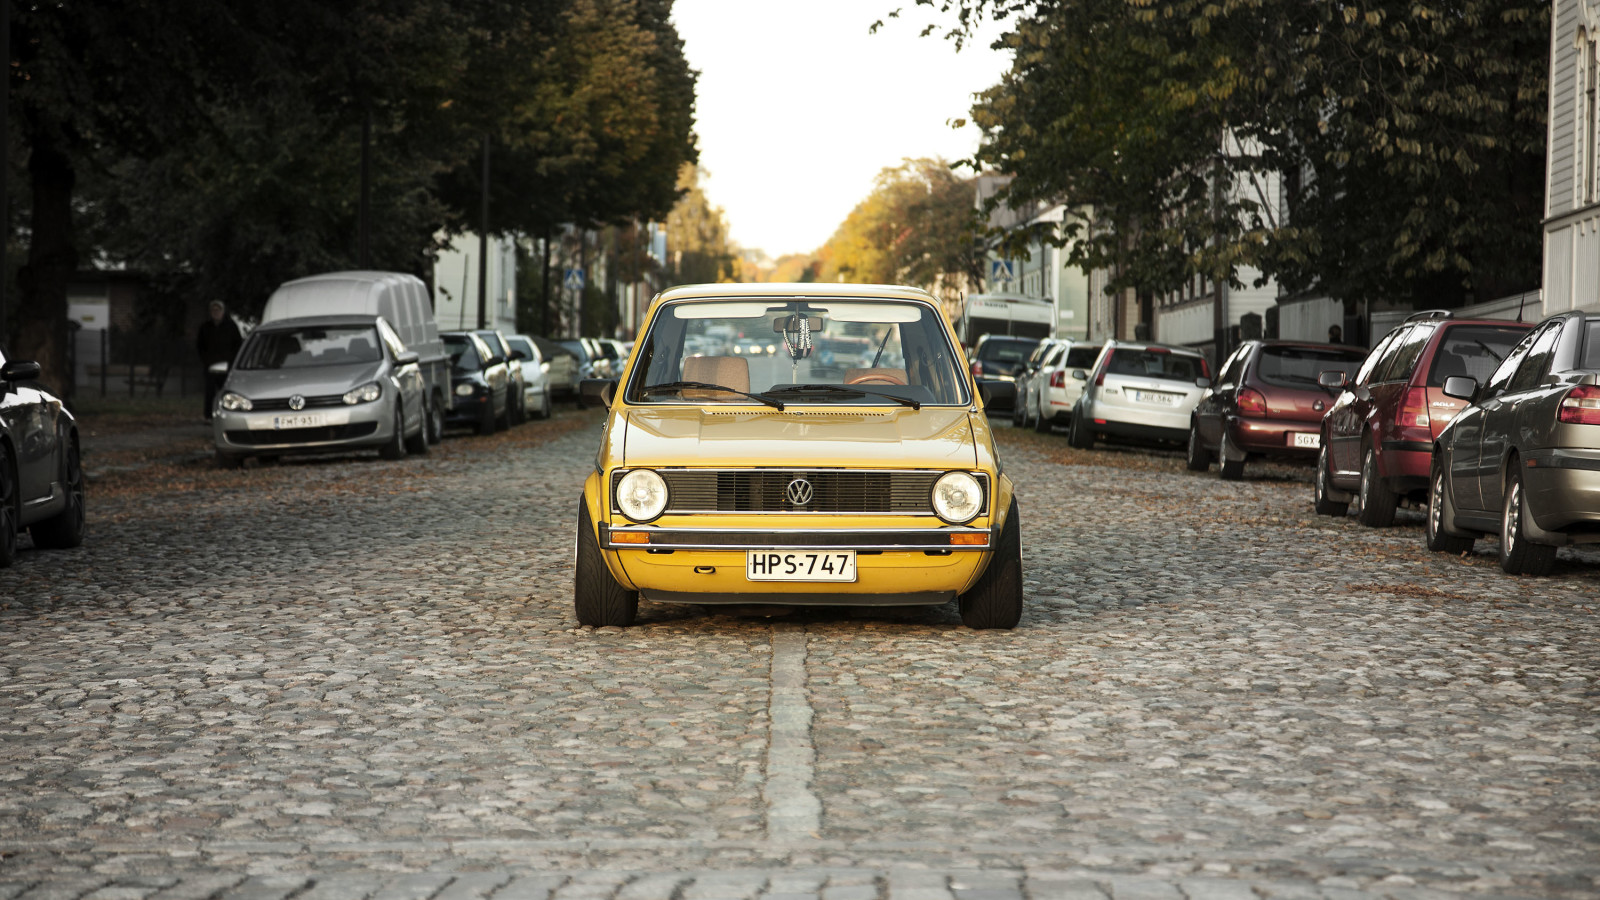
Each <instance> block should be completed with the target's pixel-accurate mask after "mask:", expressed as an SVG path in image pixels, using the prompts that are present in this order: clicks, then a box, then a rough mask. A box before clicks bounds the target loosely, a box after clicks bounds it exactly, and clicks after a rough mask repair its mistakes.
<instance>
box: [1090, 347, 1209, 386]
mask: <svg viewBox="0 0 1600 900" xmlns="http://www.w3.org/2000/svg"><path fill="white" fill-rule="evenodd" d="M1106 372H1107V373H1108V374H1111V375H1135V376H1139V377H1143V378H1160V379H1163V380H1166V381H1194V380H1195V379H1197V378H1199V377H1201V376H1202V375H1205V374H1206V371H1205V364H1204V363H1203V362H1202V361H1201V359H1200V357H1198V356H1189V355H1188V354H1183V353H1173V352H1172V351H1170V350H1165V349H1156V350H1137V349H1133V348H1125V349H1122V348H1119V349H1116V350H1113V351H1111V358H1110V359H1109V360H1107V368H1106Z"/></svg>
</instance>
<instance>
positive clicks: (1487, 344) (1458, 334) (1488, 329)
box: [1428, 325, 1528, 387]
mask: <svg viewBox="0 0 1600 900" xmlns="http://www.w3.org/2000/svg"><path fill="white" fill-rule="evenodd" d="M1527 336H1528V329H1527V328H1502V327H1498V326H1494V325H1454V326H1451V327H1449V328H1447V329H1445V333H1444V336H1443V337H1442V338H1440V339H1439V349H1438V350H1436V351H1434V354H1433V366H1432V367H1431V368H1430V369H1428V387H1444V380H1445V379H1446V378H1449V377H1451V376H1453V375H1465V376H1467V377H1468V378H1472V379H1475V380H1476V381H1477V382H1478V383H1479V384H1483V383H1484V382H1486V381H1488V380H1489V376H1490V375H1493V374H1494V370H1495V369H1497V368H1499V366H1500V363H1501V362H1502V361H1504V360H1505V358H1506V354H1508V353H1510V352H1511V348H1513V347H1515V346H1517V342H1518V341H1520V340H1522V339H1523V338H1525V337H1527Z"/></svg>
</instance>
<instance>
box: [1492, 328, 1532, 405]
mask: <svg viewBox="0 0 1600 900" xmlns="http://www.w3.org/2000/svg"><path fill="white" fill-rule="evenodd" d="M1538 336H1539V332H1537V331H1533V332H1530V333H1529V334H1528V336H1527V337H1525V338H1523V339H1522V341H1521V342H1520V343H1518V344H1517V346H1516V347H1514V348H1512V350H1511V352H1510V353H1507V354H1506V358H1505V361H1504V362H1502V363H1500V367H1499V368H1498V369H1495V370H1494V374H1493V375H1490V376H1489V380H1488V381H1486V382H1484V384H1483V396H1485V397H1493V396H1495V395H1497V394H1503V393H1505V390H1506V386H1507V385H1508V384H1510V382H1511V376H1513V375H1515V374H1516V373H1517V367H1518V366H1520V365H1522V358H1523V357H1524V356H1527V355H1528V348H1529V347H1532V346H1533V342H1534V340H1535V339H1536V338H1538Z"/></svg>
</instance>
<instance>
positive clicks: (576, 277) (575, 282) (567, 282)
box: [561, 269, 583, 291]
mask: <svg viewBox="0 0 1600 900" xmlns="http://www.w3.org/2000/svg"><path fill="white" fill-rule="evenodd" d="M561 286H562V287H563V288H566V289H567V290H569V291H581V290H583V270H582V269H568V270H567V273H566V275H564V276H563V277H562V279H561Z"/></svg>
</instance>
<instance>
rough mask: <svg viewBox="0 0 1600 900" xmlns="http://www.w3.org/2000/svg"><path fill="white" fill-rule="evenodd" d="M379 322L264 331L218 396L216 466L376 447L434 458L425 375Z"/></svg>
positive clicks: (298, 323)
mask: <svg viewBox="0 0 1600 900" xmlns="http://www.w3.org/2000/svg"><path fill="white" fill-rule="evenodd" d="M417 359H418V357H417V354H416V353H415V352H414V351H410V350H407V349H406V347H405V345H404V344H403V343H401V341H400V337H399V335H397V334H396V333H395V331H394V329H393V328H392V327H391V326H390V325H389V323H388V322H386V321H384V319H383V317H382V316H370V315H345V316H309V317H305V318H298V319H280V320H278V321H276V322H269V323H266V324H264V325H262V326H260V327H259V328H257V329H255V331H253V332H251V334H250V337H249V338H248V339H247V340H246V341H245V343H244V346H243V347H242V348H240V350H239V355H238V357H237V358H236V359H235V360H234V362H233V366H232V368H231V369H230V370H229V372H228V380H227V382H226V383H225V384H224V385H223V388H222V391H221V392H220V393H219V394H218V395H217V407H216V410H215V411H214V413H215V414H214V417H213V419H212V429H213V431H212V433H213V436H214V438H215V442H216V448H217V462H218V464H219V465H222V466H234V465H238V464H239V463H240V462H242V461H243V460H244V459H246V458H248V457H252V456H284V455H287V454H291V453H333V452H340V451H344V450H359V449H367V448H377V449H378V452H379V455H381V456H382V457H383V458H384V459H400V458H401V457H403V456H405V455H406V451H407V450H410V451H411V452H413V453H427V452H428V441H427V436H426V428H425V422H426V418H425V415H426V413H425V410H424V407H423V402H424V401H423V396H424V393H423V380H422V371H421V369H420V368H419V367H418V365H417Z"/></svg>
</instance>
